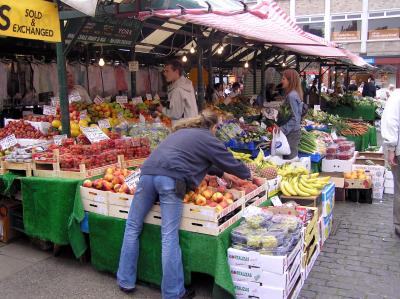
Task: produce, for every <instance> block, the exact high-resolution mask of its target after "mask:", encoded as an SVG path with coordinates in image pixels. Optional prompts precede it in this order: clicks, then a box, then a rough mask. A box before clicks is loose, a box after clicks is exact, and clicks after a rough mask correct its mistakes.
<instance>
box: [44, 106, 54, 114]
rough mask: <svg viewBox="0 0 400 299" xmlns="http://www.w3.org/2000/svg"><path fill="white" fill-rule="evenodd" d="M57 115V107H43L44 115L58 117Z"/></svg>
mask: <svg viewBox="0 0 400 299" xmlns="http://www.w3.org/2000/svg"><path fill="white" fill-rule="evenodd" d="M56 114H57V108H56V107H54V106H48V105H44V106H43V115H56Z"/></svg>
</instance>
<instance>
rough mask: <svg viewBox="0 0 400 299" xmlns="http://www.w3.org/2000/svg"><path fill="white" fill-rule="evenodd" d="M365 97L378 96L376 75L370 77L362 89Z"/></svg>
mask: <svg viewBox="0 0 400 299" xmlns="http://www.w3.org/2000/svg"><path fill="white" fill-rule="evenodd" d="M362 95H363V97H371V98H375V97H376V86H375V79H374V77H372V76H371V77H369V78H368V82H367V83H365V84H364V88H363V91H362Z"/></svg>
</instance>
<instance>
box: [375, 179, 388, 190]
mask: <svg viewBox="0 0 400 299" xmlns="http://www.w3.org/2000/svg"><path fill="white" fill-rule="evenodd" d="M384 186H385V179H384V178H375V179H374V180H373V181H372V189H374V190H378V189H379V188H383V187H384Z"/></svg>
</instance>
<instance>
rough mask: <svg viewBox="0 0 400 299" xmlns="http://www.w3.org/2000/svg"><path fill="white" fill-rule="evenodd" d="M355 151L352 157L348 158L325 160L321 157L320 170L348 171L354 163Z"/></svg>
mask: <svg viewBox="0 0 400 299" xmlns="http://www.w3.org/2000/svg"><path fill="white" fill-rule="evenodd" d="M356 155H357V152H355V153H354V157H353V158H351V159H349V160H338V159H333V160H327V159H322V171H323V172H349V171H351V167H352V165H353V164H354V162H355V160H356V158H355V156H356Z"/></svg>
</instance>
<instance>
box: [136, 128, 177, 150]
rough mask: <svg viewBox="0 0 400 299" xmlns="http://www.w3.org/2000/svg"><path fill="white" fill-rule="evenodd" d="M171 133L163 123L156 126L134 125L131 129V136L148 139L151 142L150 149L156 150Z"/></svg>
mask: <svg viewBox="0 0 400 299" xmlns="http://www.w3.org/2000/svg"><path fill="white" fill-rule="evenodd" d="M169 133H170V131H169V130H168V129H167V128H166V127H165V126H164V125H163V124H161V123H154V124H133V125H131V126H130V129H129V136H134V137H146V138H148V139H149V140H150V147H151V148H152V149H154V148H156V147H157V146H158V144H160V143H161V141H163V140H164V139H165V138H167V136H168V135H169Z"/></svg>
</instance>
